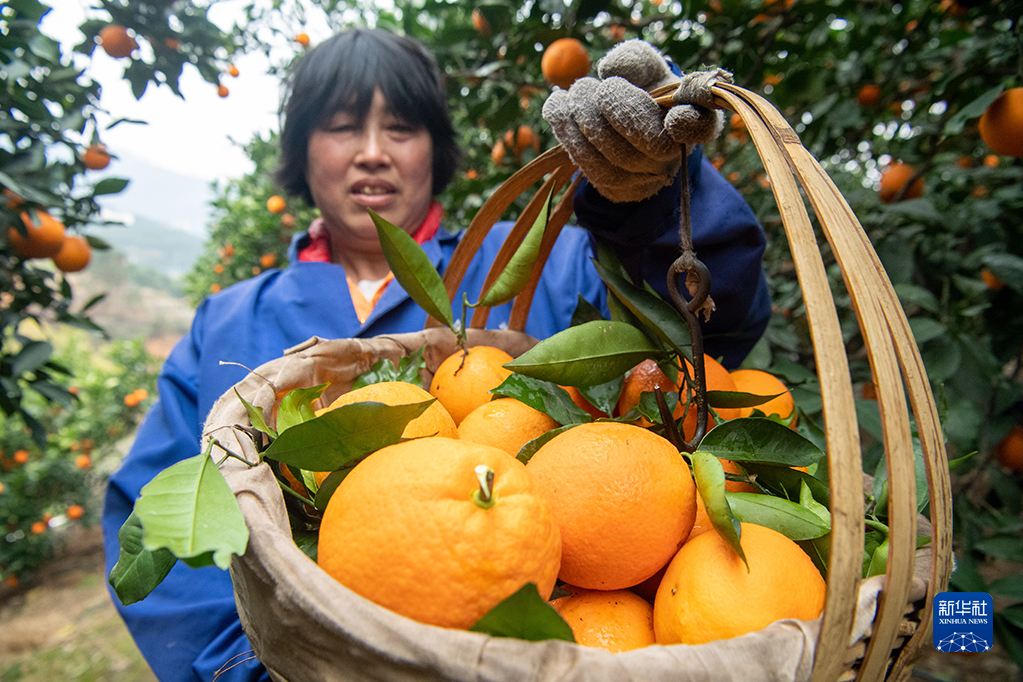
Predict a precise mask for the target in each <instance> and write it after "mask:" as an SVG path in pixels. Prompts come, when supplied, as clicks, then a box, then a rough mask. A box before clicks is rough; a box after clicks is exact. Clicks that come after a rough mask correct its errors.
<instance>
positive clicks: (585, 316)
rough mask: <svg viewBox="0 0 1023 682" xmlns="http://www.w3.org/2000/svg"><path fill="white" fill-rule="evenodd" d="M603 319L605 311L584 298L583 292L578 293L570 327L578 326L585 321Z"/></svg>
mask: <svg viewBox="0 0 1023 682" xmlns="http://www.w3.org/2000/svg"><path fill="white" fill-rule="evenodd" d="M603 319H604V315H603V313H601V312H600V311H599V310H597V308H596V307H595V306H594V305H593V304H592V303H590V302H589V301H587V300H586V299H585V298H583V295H582V294H578V295H577V300H576V305H575V310H573V311H572V320H571V322H570V323H569V326H570V327H577V326H579V325H581V324H583V323H584V322H597V321H600V320H603Z"/></svg>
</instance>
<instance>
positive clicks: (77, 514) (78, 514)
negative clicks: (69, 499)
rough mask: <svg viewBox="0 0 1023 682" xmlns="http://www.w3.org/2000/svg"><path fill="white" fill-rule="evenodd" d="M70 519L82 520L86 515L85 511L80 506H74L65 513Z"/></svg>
mask: <svg viewBox="0 0 1023 682" xmlns="http://www.w3.org/2000/svg"><path fill="white" fill-rule="evenodd" d="M64 513H65V515H66V516H67V517H68V518H69V519H80V518H82V516H84V515H85V510H84V509H82V506H81V505H79V504H73V505H71V506H70V507H68V508H67V511H66V512H64Z"/></svg>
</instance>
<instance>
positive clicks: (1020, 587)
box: [987, 574, 1023, 601]
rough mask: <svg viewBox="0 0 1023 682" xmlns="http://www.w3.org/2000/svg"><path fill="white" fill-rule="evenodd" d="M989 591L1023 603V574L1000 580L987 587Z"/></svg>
mask: <svg viewBox="0 0 1023 682" xmlns="http://www.w3.org/2000/svg"><path fill="white" fill-rule="evenodd" d="M987 591H988V592H991V593H992V594H1000V595H1002V596H1003V597H1008V598H1009V599H1015V600H1017V601H1023V574H1020V575H1010V576H1006V577H1005V578H999V579H998V580H995V581H993V582H992V583H991V584H990V585H988V586H987Z"/></svg>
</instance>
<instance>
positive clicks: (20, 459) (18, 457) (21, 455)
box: [14, 450, 28, 464]
mask: <svg viewBox="0 0 1023 682" xmlns="http://www.w3.org/2000/svg"><path fill="white" fill-rule="evenodd" d="M14 461H15V462H16V463H18V464H25V463H26V462H28V450H17V451H15V453H14Z"/></svg>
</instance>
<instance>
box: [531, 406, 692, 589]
mask: <svg viewBox="0 0 1023 682" xmlns="http://www.w3.org/2000/svg"><path fill="white" fill-rule="evenodd" d="M526 468H527V469H528V470H529V472H530V473H531V474H532V475H533V478H534V479H535V480H536V482H537V487H538V489H539V490H540V491H541V492H542V494H543V495H544V496H545V497H546V498H547V500H548V501H549V502H550V503H551V508H552V509H553V513H554V518H555V519H556V520H557V522H558V525H559V526H560V528H561V539H562V558H561V573H560V574H559V576H558V577H559V578H560V579H561V580H563V581H565V582H567V583H569V584H570V585H576V586H578V587H582V588H587V589H599V590H617V589H623V588H626V587H631V586H633V585H636V584H637V583H640V582H642V581H644V580H646V579H647V578H649V577H650V576H651V575H653V574H654V573H656V572H657V571H658V570H659V569H660V568H661V567H662V566H664V565H665V564H666V563H667V562H668V560H669V559H671V557H672V556H673V555H674V554H675V552H677V551H678V548H679V547H680V546H681V545H682V543H683V542H684V541H685V539H686V537H687V536H688V535H689V530H690V528H692V525H693V519H694V517H695V516H696V494H697V493H696V484H695V483H694V482H693V477H692V474H691V473H690V471H689V466H688V465H687V464H686V462H685V460H684V459H683V458H682V456H681V455H680V454H679V452H678V450H676V449H675V447H674V446H673V445H672V444H671V443H669V442H668V440H667V439H665V438H664V437H662V436H659V435H657V434H656V433H654V432H653V431H650V430H647V429H644V428H642V427H639V426H634V425H632V424H621V423H618V422H590V423H587V424H580V425H578V426H574V427H572V428H571V429H568V430H567V431H564V432H563V433H560V434H558V435H557V436H555V437H554V438H552V439H551V440H549V441H548V442H547V443H545V444H544V445H543V446H541V447H540V448H539V449H538V450H537V451H536V452H535V453H534V454H533V456H532V458H531V459H530V460H529V464H528V465H527V466H526Z"/></svg>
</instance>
